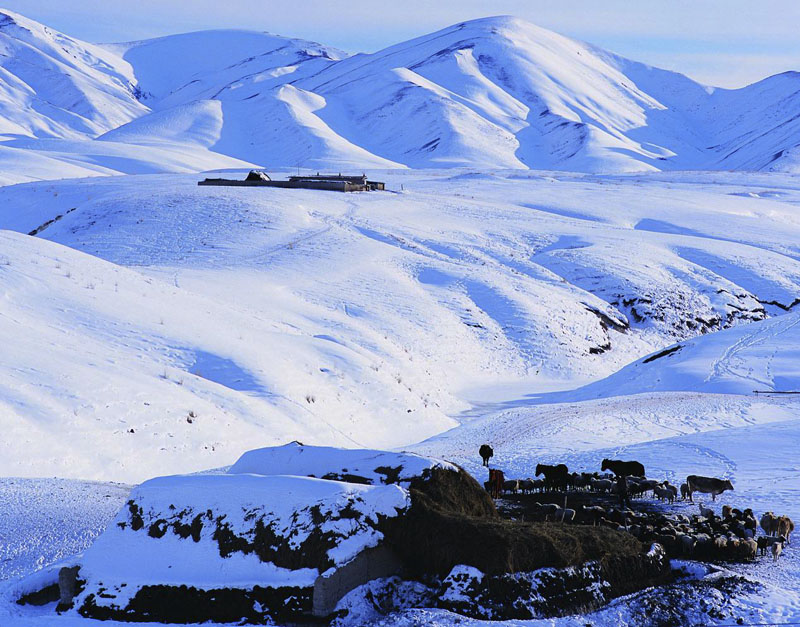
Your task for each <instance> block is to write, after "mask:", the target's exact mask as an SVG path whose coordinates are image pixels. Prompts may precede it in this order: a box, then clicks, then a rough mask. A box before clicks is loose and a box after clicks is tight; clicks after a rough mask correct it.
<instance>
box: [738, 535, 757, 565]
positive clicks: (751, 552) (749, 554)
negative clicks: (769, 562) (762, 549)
mask: <svg viewBox="0 0 800 627" xmlns="http://www.w3.org/2000/svg"><path fill="white" fill-rule="evenodd" d="M741 547H742V549H743V551H742V557H743V558H744V559H747V560H754V559H756V555H757V553H758V544H757V543H756V541H755V540H753V538H747V539H746V540H742V543H741Z"/></svg>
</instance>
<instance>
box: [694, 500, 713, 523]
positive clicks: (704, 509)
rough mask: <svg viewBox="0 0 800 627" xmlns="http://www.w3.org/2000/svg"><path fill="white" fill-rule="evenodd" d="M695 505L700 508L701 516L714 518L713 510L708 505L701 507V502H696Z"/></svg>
mask: <svg viewBox="0 0 800 627" xmlns="http://www.w3.org/2000/svg"><path fill="white" fill-rule="evenodd" d="M697 507H699V508H700V515H701V516H703V517H704V518H708V519H709V520H711V519H712V518H714V510H713V509H710V508H708V507H703V504H702V503H698V504H697Z"/></svg>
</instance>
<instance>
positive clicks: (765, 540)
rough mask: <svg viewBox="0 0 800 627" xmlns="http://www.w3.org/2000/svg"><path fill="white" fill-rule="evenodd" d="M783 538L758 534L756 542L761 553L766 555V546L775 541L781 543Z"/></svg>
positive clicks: (768, 546)
mask: <svg viewBox="0 0 800 627" xmlns="http://www.w3.org/2000/svg"><path fill="white" fill-rule="evenodd" d="M784 539H785V538H784V537H783V536H758V538H757V539H756V543H757V544H758V548H759V550H760V551H761V555H766V554H767V549H768V548H770V547H771V546H772V545H773V544H775V543H776V542H780V543H783V540H784Z"/></svg>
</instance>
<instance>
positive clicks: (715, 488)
mask: <svg viewBox="0 0 800 627" xmlns="http://www.w3.org/2000/svg"><path fill="white" fill-rule="evenodd" d="M686 485H688V486H689V500H690V501H692V503H694V499H692V494H693V493H694V492H703V493H705V494H710V495H711V500H712V501H716V500H717V494H722V493H723V492H725V490H733V484H732V483H731V482H730V480H728V479H715V478H714V477H701V476H700V475H689V476H688V477H686Z"/></svg>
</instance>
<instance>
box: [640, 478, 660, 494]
mask: <svg viewBox="0 0 800 627" xmlns="http://www.w3.org/2000/svg"><path fill="white" fill-rule="evenodd" d="M658 485H659V482H658V481H656V480H655V479H645V480H644V481H641V482H639V488H641V490H642V493H644V492H649V491H650V490H655V488H656V486H658Z"/></svg>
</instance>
